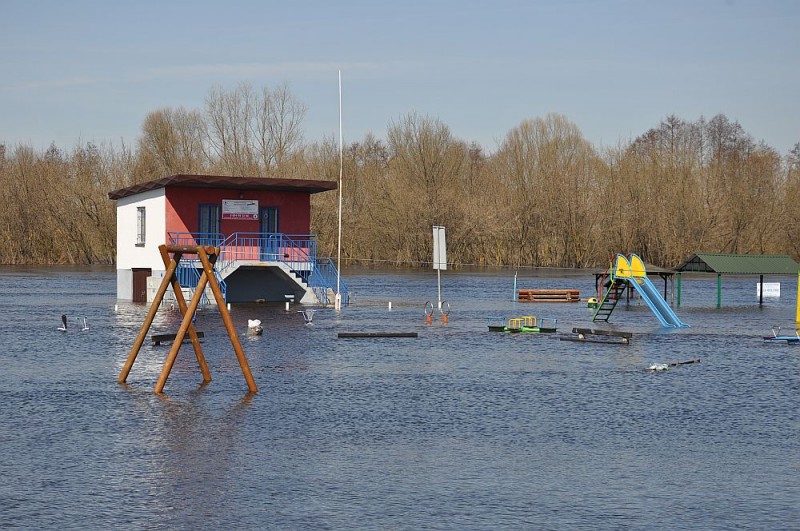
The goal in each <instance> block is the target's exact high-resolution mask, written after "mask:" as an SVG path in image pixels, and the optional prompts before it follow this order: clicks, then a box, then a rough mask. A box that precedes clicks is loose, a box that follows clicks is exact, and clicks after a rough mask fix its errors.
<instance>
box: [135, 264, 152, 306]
mask: <svg viewBox="0 0 800 531" xmlns="http://www.w3.org/2000/svg"><path fill="white" fill-rule="evenodd" d="M132 271H133V302H147V278H148V277H150V276H152V274H153V270H152V269H149V268H147V269H144V268H134V269H132Z"/></svg>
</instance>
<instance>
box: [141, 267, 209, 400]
mask: <svg viewBox="0 0 800 531" xmlns="http://www.w3.org/2000/svg"><path fill="white" fill-rule="evenodd" d="M207 282H208V279H207V278H206V274H205V272H203V274H202V275H200V281H199V282H198V283H197V287H196V288H195V290H194V295H193V296H192V300H191V302H190V303H189V307H188V308H187V310H186V312H185V313H184V314H183V321H181V327H180V328H179V329H178V333H177V334H175V340H174V341H173V342H172V348H170V349H169V354H168V355H167V359H166V360H165V361H164V367H163V368H162V369H161V375H160V376H159V377H158V381H157V382H156V386H155V388H154V389H153V390H154V391H155V392H156V393H161V392H163V391H164V385H166V383H167V378H169V373H170V372H171V371H172V366H173V365H175V359H176V358H177V357H178V351H179V350H180V349H181V344H183V339H184V338H185V337H186V332H187V331H188V330H189V327H190V326H191V325H192V317H194V312H196V311H197V306H198V305H199V304H200V299H201V298H202V297H203V290H205V289H206V283H207Z"/></svg>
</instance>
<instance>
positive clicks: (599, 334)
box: [560, 328, 633, 345]
mask: <svg viewBox="0 0 800 531" xmlns="http://www.w3.org/2000/svg"><path fill="white" fill-rule="evenodd" d="M572 333H573V334H576V335H575V336H561V337H560V339H561V340H562V341H588V342H590V343H618V344H623V345H627V344H628V343H630V342H631V338H632V337H633V334H632V333H631V332H622V331H617V330H602V329H599V328H573V329H572Z"/></svg>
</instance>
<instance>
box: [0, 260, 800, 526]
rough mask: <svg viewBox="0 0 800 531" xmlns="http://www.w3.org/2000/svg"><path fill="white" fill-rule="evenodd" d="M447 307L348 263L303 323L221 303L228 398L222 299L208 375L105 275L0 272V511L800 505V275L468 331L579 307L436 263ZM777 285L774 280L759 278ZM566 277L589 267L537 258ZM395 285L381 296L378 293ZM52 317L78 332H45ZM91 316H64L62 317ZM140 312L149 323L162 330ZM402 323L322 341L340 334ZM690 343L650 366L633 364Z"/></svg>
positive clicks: (573, 281)
mask: <svg viewBox="0 0 800 531" xmlns="http://www.w3.org/2000/svg"><path fill="white" fill-rule="evenodd" d="M442 277H443V279H442V280H443V293H444V298H446V299H447V300H448V301H449V302H450V304H451V306H452V310H453V311H452V313H451V315H450V319H449V323H448V324H447V325H446V326H443V325H442V324H441V321H440V320H435V321H434V322H433V323H432V324H431V326H426V325H425V322H424V315H423V311H422V308H423V304H424V302H425V301H426V300H433V301H434V302H435V299H436V277H435V275H432V274H430V273H416V274H402V273H391V274H383V273H377V272H366V271H365V272H353V273H351V274H349V275H348V276H347V279H348V281H349V284H350V286H351V292H352V293H353V305H351V306H350V307H347V308H345V309H344V310H343V311H342V312H340V313H338V314H337V313H336V312H334V311H333V310H330V309H322V310H320V311H318V312H317V313H316V314H315V317H314V322H313V324H311V325H305V324H304V322H303V320H302V318H301V317H300V316H299V315H298V314H297V313H296V312H295V311H294V310H293V311H291V312H288V313H287V312H285V311H284V308H283V306H282V305H280V306H270V305H234V307H233V311H232V315H233V318H234V321H235V323H236V326H237V330H240V331H241V332H242V334H244V331H245V329H246V322H247V320H248V319H254V318H258V319H261V320H262V322H263V324H264V327H265V330H264V335H263V336H262V337H259V338H246V337H245V336H244V335H242V336H241V339H242V344H243V346H244V350H245V352H246V354H247V357H248V359H249V362H250V366H251V368H252V370H253V374H254V376H255V379H256V382H257V383H258V385H259V392H258V393H257V394H255V395H252V396H251V395H248V394H247V393H246V392H245V391H246V389H247V387H246V384H245V382H244V378H243V377H242V374H241V371H240V369H239V367H238V364H237V362H236V358H235V356H234V354H233V350H232V348H231V347H230V343H229V341H228V339H227V336H226V335H225V331H224V327H223V326H222V323H221V320H220V319H219V314H218V313H216V312H215V311H214V310H206V311H203V312H200V313H199V315H198V322H197V327H198V329H200V330H203V331H204V332H205V333H206V339H205V340H204V342H203V349H204V352H205V354H206V357H207V360H208V363H209V367H210V369H211V373H212V376H213V378H214V379H213V381H212V382H211V383H210V384H208V385H206V386H200V385H198V382H199V381H200V379H201V377H200V373H199V370H198V368H197V364H196V361H195V359H194V355H193V352H192V349H191V346H190V345H188V344H187V345H186V346H184V347H183V348H182V349H181V351H180V354H179V356H178V361H177V363H176V365H175V368H174V369H173V371H172V374H171V376H170V379H169V381H168V382H167V386H166V393H165V395H164V396H156V395H154V394H153V393H152V388H153V386H154V385H155V381H156V379H157V378H158V375H159V373H160V370H161V366H162V364H163V359H164V356H165V355H166V353H167V352H168V351H169V347H168V346H161V347H153V346H151V345H149V343H145V346H144V347H143V348H142V351H141V353H140V354H139V358H138V359H137V361H136V363H135V364H134V366H133V370H132V371H131V375H130V377H129V379H128V384H127V385H118V384H117V383H116V378H117V376H118V374H119V371H120V369H121V367H122V364H123V363H124V360H125V358H126V356H127V353H128V351H129V350H130V347H131V345H132V343H133V340H134V338H135V336H136V334H137V332H138V329H139V326H141V323H142V321H143V320H144V316H145V313H146V311H147V308H146V307H145V306H141V305H134V304H124V303H120V304H119V308H118V311H116V312H115V311H114V305H115V304H116V303H117V301H116V300H115V294H114V290H115V279H114V274H113V272H106V271H75V270H60V269H41V270H18V269H5V270H2V271H0V280H2V281H3V285H4V300H3V304H2V305H0V330H2V342H3V345H2V347H1V348H0V448H2V452H0V476H2V478H3V481H2V482H1V483H0V527H15V526H24V527H35V528H42V527H87V526H92V527H103V528H109V527H112V526H113V527H133V528H140V527H147V528H175V527H180V528H196V527H200V526H202V527H212V528H218V527H223V526H224V527H236V528H255V527H259V528H262V527H273V528H322V529H338V528H372V529H417V528H450V529H463V528H497V527H510V528H550V529H561V528H634V529H676V528H697V529H711V528H760V529H766V528H781V529H783V528H792V527H795V528H796V527H797V522H800V509H798V506H799V505H800V502H798V500H800V488H799V484H800V480H798V477H800V470H799V468H800V451H798V446H799V444H800V443H798V435H800V421H799V420H798V413H797V411H798V407H797V400H798V396H800V376H799V375H798V374H799V373H798V368H800V347H792V346H788V345H764V344H762V343H761V341H760V336H761V335H764V334H766V333H768V332H769V330H770V327H771V325H773V324H783V325H784V326H785V327H787V328H790V327H791V326H792V325H793V321H794V317H795V301H796V279H793V278H781V279H779V280H780V281H781V282H782V293H783V297H782V298H781V299H780V300H779V301H775V300H770V301H768V302H767V303H766V304H765V305H764V306H763V307H759V306H758V304H757V301H756V299H755V282H756V280H755V279H753V278H748V277H744V278H734V279H727V278H726V279H725V283H724V286H723V308H722V309H716V308H715V307H714V305H715V302H716V293H715V289H716V282H715V279H714V280H708V279H695V280H687V279H684V283H683V288H684V293H683V301H682V302H683V305H682V307H681V308H679V309H678V314H679V315H680V316H681V318H682V319H683V320H684V321H686V322H688V323H689V324H691V325H692V326H691V328H689V329H685V330H665V329H662V328H660V327H659V326H658V321H657V320H656V319H655V317H654V316H653V315H652V314H651V313H649V311H648V310H647V309H646V308H643V307H642V306H641V305H638V304H635V303H634V304H633V305H631V306H630V307H628V308H618V309H617V310H616V311H615V313H614V315H613V316H612V323H615V326H616V327H617V328H619V329H622V330H629V331H633V332H634V334H635V335H634V338H633V341H632V343H631V344H630V345H628V346H619V345H594V344H576V343H572V342H566V341H559V340H558V339H557V337H555V336H548V335H506V334H493V333H489V332H487V327H486V324H487V321H486V318H487V317H488V316H491V315H503V316H506V317H508V316H512V315H522V314H529V313H532V314H535V315H538V316H540V317H556V318H558V320H559V329H560V331H562V332H568V331H569V330H571V328H572V327H573V326H583V327H585V326H589V325H590V313H589V310H587V309H586V308H585V307H584V305H583V304H553V305H517V306H515V305H514V304H513V303H512V302H510V299H511V296H512V293H513V276H512V275H509V274H507V273H501V274H488V273H474V274H459V273H455V272H447V273H446V274H443V275H442ZM770 280H772V279H770ZM519 282H520V287H541V288H550V287H554V288H579V289H581V295H582V296H584V297H587V296H590V295H591V293H590V291H591V289H592V288H593V282H594V279H593V277H592V276H591V275H590V274H588V273H586V274H580V275H574V274H571V275H568V274H563V275H548V276H531V277H528V278H521V279H520V281H519ZM389 301H392V303H393V307H392V310H391V311H389V310H388V302H389ZM61 313H66V314H67V315H68V316H69V317H70V323H69V324H70V326H71V328H73V330H70V331H69V332H68V333H66V334H64V333H61V332H58V331H56V328H57V327H58V325H59V319H60V315H61ZM83 316H85V317H86V318H87V321H88V324H89V326H90V330H88V331H86V332H81V331H79V330H78V328H79V327H80V326H79V323H78V322H77V318H78V317H83ZM179 321H180V318H179V316H178V315H177V313H176V312H172V311H169V310H167V309H164V310H162V311H160V312H159V314H158V317H157V321H156V323H155V324H154V326H153V331H156V330H158V331H174V330H176V329H177V327H178V324H179ZM367 330H381V331H417V332H419V334H420V337H419V338H417V339H337V337H336V334H337V332H339V331H367ZM695 357H699V358H701V359H702V361H701V362H700V363H699V364H695V365H688V366H682V367H678V368H675V369H673V370H670V371H667V372H665V373H659V374H653V373H648V372H646V371H644V370H643V369H644V367H646V366H648V365H649V364H651V363H655V362H658V363H665V362H668V361H675V360H686V359H691V358H695Z"/></svg>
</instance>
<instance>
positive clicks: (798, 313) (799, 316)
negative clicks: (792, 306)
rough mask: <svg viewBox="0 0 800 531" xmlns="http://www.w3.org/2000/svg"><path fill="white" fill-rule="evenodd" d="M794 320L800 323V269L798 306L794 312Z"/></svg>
mask: <svg viewBox="0 0 800 531" xmlns="http://www.w3.org/2000/svg"><path fill="white" fill-rule="evenodd" d="M794 322H795V323H796V324H799V325H800V271H798V272H797V308H796V310H795V314H794Z"/></svg>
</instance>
